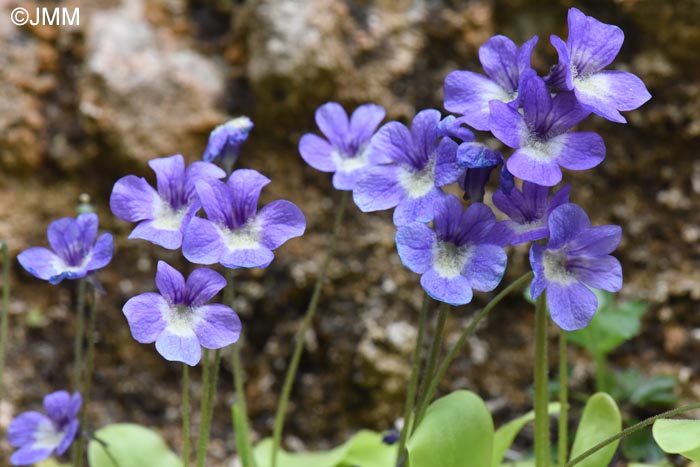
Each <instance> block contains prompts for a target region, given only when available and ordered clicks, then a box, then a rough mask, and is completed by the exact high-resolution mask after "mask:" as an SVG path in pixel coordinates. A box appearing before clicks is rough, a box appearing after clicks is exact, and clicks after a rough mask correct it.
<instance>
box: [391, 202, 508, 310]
mask: <svg viewBox="0 0 700 467" xmlns="http://www.w3.org/2000/svg"><path fill="white" fill-rule="evenodd" d="M499 234H500V232H499V231H498V229H497V228H496V216H494V214H493V212H492V211H491V209H490V208H489V207H488V206H486V205H484V204H482V203H472V204H471V205H470V206H469V208H467V209H466V210H463V208H462V203H461V202H460V201H459V199H457V197H455V196H453V195H449V196H447V197H446V198H444V199H441V200H439V201H438V202H436V204H435V223H434V230H433V229H431V228H430V227H428V226H427V225H425V224H423V223H421V222H414V223H412V224H408V225H404V226H400V227H399V228H398V231H397V233H396V247H397V249H398V251H399V256H400V257H401V262H403V264H404V266H406V267H407V268H409V269H410V270H411V271H413V272H415V273H418V274H422V276H421V281H420V282H421V285H422V286H423V288H424V289H425V291H426V292H427V293H428V295H430V296H431V297H432V298H434V299H435V300H439V301H441V302H445V303H449V304H450V305H455V306H457V305H464V304H466V303H469V302H470V301H471V300H472V295H473V293H472V290H479V291H482V292H488V291H491V290H493V289H495V288H496V286H498V284H499V283H500V282H501V278H502V277H503V273H504V272H505V268H506V262H507V260H508V258H507V256H506V253H505V251H504V250H503V247H502V246H501V245H503V244H505V239H504V238H501V237H500V235H499Z"/></svg>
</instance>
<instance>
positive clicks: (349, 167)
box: [299, 102, 387, 190]
mask: <svg viewBox="0 0 700 467" xmlns="http://www.w3.org/2000/svg"><path fill="white" fill-rule="evenodd" d="M384 115H385V111H384V109H383V108H382V107H380V106H378V105H375V104H365V105H361V106H359V107H358V108H357V109H355V111H354V112H353V113H352V116H351V117H350V119H349V120H348V115H347V114H346V113H345V110H343V107H341V106H340V104H338V103H336V102H328V103H326V104H323V105H322V106H321V107H319V108H318V109H317V110H316V124H317V125H318V127H319V128H320V129H321V132H323V134H324V135H325V137H326V139H323V138H321V137H320V136H316V135H314V134H311V133H308V134H305V135H304V136H302V137H301V140H300V141H299V152H300V153H301V157H302V158H303V159H304V160H305V161H306V163H307V164H309V165H310V166H311V167H313V168H314V169H316V170H320V171H321V172H335V174H334V175H333V186H334V187H335V188H336V189H338V190H353V189H354V188H355V184H356V183H357V180H358V178H359V177H360V176H361V175H362V174H363V173H364V171H365V170H366V169H367V168H368V167H370V166H372V165H374V164H378V163H382V162H387V161H386V160H383V159H374V158H373V156H371V155H370V154H368V152H367V148H368V146H369V140H370V138H372V135H373V134H374V132H375V130H376V129H377V126H378V125H379V123H380V122H381V121H382V120H383V119H384Z"/></svg>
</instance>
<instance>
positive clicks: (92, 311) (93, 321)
mask: <svg viewBox="0 0 700 467" xmlns="http://www.w3.org/2000/svg"><path fill="white" fill-rule="evenodd" d="M81 282H82V280H81ZM85 295H88V293H85ZM89 295H90V305H89V307H88V328H87V338H88V348H87V355H86V356H85V365H84V366H85V368H84V371H83V378H82V385H81V391H82V396H83V407H82V409H81V411H80V429H81V430H82V429H83V427H84V426H85V421H86V419H87V411H88V407H89V405H90V396H91V390H92V373H93V369H94V368H95V334H96V328H97V303H96V301H97V294H96V293H95V287H92V286H90V288H89ZM84 452H85V437H83V436H80V435H79V436H78V440H77V445H76V449H75V461H74V466H75V467H82V466H83V460H84V459H83V458H84Z"/></svg>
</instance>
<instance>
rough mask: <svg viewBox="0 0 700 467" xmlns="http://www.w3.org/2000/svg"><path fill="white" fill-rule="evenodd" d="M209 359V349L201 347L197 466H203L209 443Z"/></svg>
mask: <svg viewBox="0 0 700 467" xmlns="http://www.w3.org/2000/svg"><path fill="white" fill-rule="evenodd" d="M210 370H211V361H210V359H209V349H202V403H201V407H200V411H199V412H200V415H199V418H200V420H199V440H198V443H197V467H204V462H205V460H206V458H207V444H208V443H209V427H208V426H207V414H208V413H209V405H210V400H209V386H210V385H211V376H210Z"/></svg>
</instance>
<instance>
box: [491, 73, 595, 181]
mask: <svg viewBox="0 0 700 467" xmlns="http://www.w3.org/2000/svg"><path fill="white" fill-rule="evenodd" d="M520 102H521V104H522V107H523V108H522V111H523V113H522V115H521V114H520V112H518V110H517V109H514V108H513V107H511V106H509V105H506V104H504V103H503V102H498V101H492V102H491V104H490V106H491V131H492V132H493V134H494V136H496V137H497V138H498V139H500V140H501V141H502V142H503V143H505V144H506V145H507V146H509V147H511V148H515V149H516V151H515V152H514V153H513V155H511V156H510V157H509V158H508V162H507V167H508V170H509V171H510V172H511V173H512V174H513V175H515V176H516V177H519V178H521V179H523V180H527V181H529V182H533V183H537V184H538V185H545V186H554V185H556V184H557V183H559V182H560V181H561V178H562V173H561V169H560V168H559V166H561V167H564V168H566V169H570V170H584V169H590V168H592V167H595V166H597V165H598V164H600V163H601V162H602V161H603V158H604V157H605V144H604V143H603V138H601V137H600V135H598V134H596V133H593V132H568V130H569V129H571V128H572V127H573V126H574V125H576V124H577V123H579V122H580V121H581V120H583V119H584V118H586V116H587V115H588V114H589V111H588V110H586V109H584V108H583V107H581V106H580V105H579V103H578V101H577V100H576V96H574V94H573V93H572V92H562V93H560V94H557V95H556V96H555V97H552V96H551V95H550V93H549V90H548V89H547V86H546V85H545V83H544V81H543V80H542V78H540V77H539V76H537V74H536V73H535V72H534V71H528V72H526V73H524V75H523V78H522V81H521V90H520Z"/></svg>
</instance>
